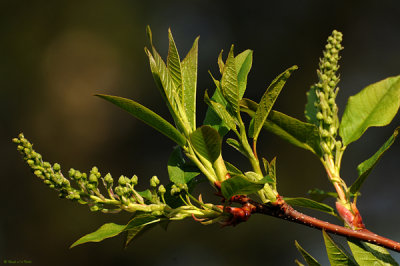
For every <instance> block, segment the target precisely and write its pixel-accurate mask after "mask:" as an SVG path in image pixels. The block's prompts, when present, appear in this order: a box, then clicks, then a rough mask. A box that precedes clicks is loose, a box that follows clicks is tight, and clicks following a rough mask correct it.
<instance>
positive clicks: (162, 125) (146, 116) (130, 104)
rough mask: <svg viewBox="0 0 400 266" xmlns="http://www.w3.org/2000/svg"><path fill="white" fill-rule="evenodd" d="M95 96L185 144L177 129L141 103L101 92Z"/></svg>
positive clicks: (180, 143)
mask: <svg viewBox="0 0 400 266" xmlns="http://www.w3.org/2000/svg"><path fill="white" fill-rule="evenodd" d="M96 96H98V97H100V98H103V99H105V100H107V101H109V102H111V103H113V104H115V105H116V106H118V107H120V108H122V109H124V110H125V111H127V112H128V113H130V114H131V115H133V116H134V117H136V118H138V119H140V120H141V121H143V122H145V123H146V124H148V125H149V126H151V127H153V128H154V129H156V130H158V131H159V132H161V133H162V134H164V135H165V136H167V137H168V138H170V139H171V140H173V141H175V142H176V143H177V144H179V145H180V146H185V144H186V139H185V138H184V136H183V135H182V134H181V133H180V132H179V131H178V130H176V128H174V127H173V126H172V125H171V124H170V123H168V122H167V121H166V120H165V119H163V118H162V117H161V116H159V115H157V114H156V113H154V112H153V111H151V110H150V109H148V108H146V107H144V106H143V105H141V104H139V103H137V102H135V101H132V100H129V99H125V98H122V97H118V96H111V95H103V94H97V95H96Z"/></svg>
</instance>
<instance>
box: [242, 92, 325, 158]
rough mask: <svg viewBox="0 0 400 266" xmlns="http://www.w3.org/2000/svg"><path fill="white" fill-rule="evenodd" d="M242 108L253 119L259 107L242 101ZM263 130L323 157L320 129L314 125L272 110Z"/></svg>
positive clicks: (245, 100)
mask: <svg viewBox="0 0 400 266" xmlns="http://www.w3.org/2000/svg"><path fill="white" fill-rule="evenodd" d="M240 107H241V110H242V111H243V112H246V113H247V114H249V115H250V116H251V117H253V116H254V112H255V110H257V107H258V105H257V103H255V102H253V101H252V100H249V99H242V100H241V101H240ZM263 128H264V129H266V130H268V131H270V132H272V133H274V134H275V135H277V136H279V137H281V138H282V139H284V140H286V141H288V142H289V143H291V144H293V145H295V146H298V147H300V148H303V149H306V150H309V151H311V152H312V153H314V154H316V155H317V156H318V157H320V156H322V155H321V154H322V153H321V148H320V145H319V142H320V137H319V133H318V128H317V127H316V126H315V125H313V124H309V123H305V122H302V121H300V120H298V119H296V118H293V117H290V116H288V115H285V114H283V113H280V112H278V111H275V110H271V111H270V113H269V115H268V117H267V120H266V121H265V123H264V125H263Z"/></svg>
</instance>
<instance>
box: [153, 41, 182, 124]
mask: <svg viewBox="0 0 400 266" xmlns="http://www.w3.org/2000/svg"><path fill="white" fill-rule="evenodd" d="M145 52H146V54H147V56H148V58H149V62H150V69H151V73H152V74H153V77H154V80H155V82H156V84H157V87H158V88H159V90H160V92H161V95H162V97H163V99H164V101H165V102H166V104H167V107H168V109H169V111H170V113H171V115H172V117H173V119H174V121H175V124H176V125H177V127H178V128H179V129H180V130H181V131H184V129H185V128H188V127H189V128H190V125H189V122H188V121H187V117H186V112H185V110H184V108H183V106H182V102H181V99H180V98H179V94H178V90H177V88H176V87H175V84H174V80H173V79H172V77H171V73H170V71H169V70H168V69H167V66H166V65H165V63H164V61H163V60H162V58H161V56H160V55H159V54H158V52H157V50H156V49H155V48H154V46H152V53H151V52H150V51H149V50H148V49H147V48H145Z"/></svg>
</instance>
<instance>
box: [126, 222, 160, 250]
mask: <svg viewBox="0 0 400 266" xmlns="http://www.w3.org/2000/svg"><path fill="white" fill-rule="evenodd" d="M165 221H168V220H165ZM159 224H161V222H160V223H159ZM155 225H156V223H153V224H149V225H139V226H136V227H133V228H132V229H129V230H127V231H126V237H125V241H124V248H125V249H126V248H127V247H128V245H129V244H130V243H132V241H133V240H134V239H136V238H138V237H139V236H141V235H143V234H144V233H145V232H147V231H149V230H150V229H152V228H153V227H154V226H155Z"/></svg>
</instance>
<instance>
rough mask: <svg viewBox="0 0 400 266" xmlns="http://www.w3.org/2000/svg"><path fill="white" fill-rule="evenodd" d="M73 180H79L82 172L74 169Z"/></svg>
mask: <svg viewBox="0 0 400 266" xmlns="http://www.w3.org/2000/svg"><path fill="white" fill-rule="evenodd" d="M74 178H75V180H79V179H81V178H82V173H81V172H79V171H75V175H74Z"/></svg>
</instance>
